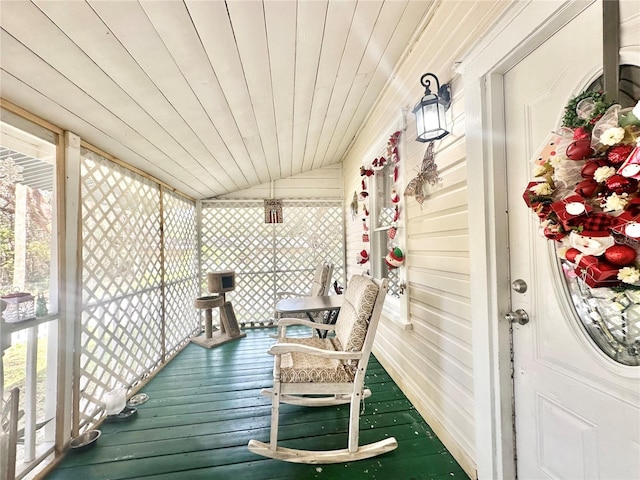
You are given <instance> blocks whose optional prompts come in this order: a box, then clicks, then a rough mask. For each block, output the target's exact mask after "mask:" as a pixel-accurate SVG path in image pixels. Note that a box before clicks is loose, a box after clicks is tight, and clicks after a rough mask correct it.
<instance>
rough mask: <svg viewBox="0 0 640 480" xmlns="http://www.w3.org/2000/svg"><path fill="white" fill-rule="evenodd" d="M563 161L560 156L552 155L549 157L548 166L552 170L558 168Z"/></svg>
mask: <svg viewBox="0 0 640 480" xmlns="http://www.w3.org/2000/svg"><path fill="white" fill-rule="evenodd" d="M563 160H564V159H563V158H562V157H561V156H560V155H553V156H551V157H549V165H551V167H552V168H558V167H559V166H560V164H561V163H562V161H563Z"/></svg>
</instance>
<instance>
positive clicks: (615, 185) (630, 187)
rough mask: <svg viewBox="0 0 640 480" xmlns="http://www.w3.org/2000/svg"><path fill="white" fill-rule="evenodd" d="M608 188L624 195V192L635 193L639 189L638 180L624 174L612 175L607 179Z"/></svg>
mask: <svg viewBox="0 0 640 480" xmlns="http://www.w3.org/2000/svg"><path fill="white" fill-rule="evenodd" d="M606 185H607V188H608V189H609V190H611V191H612V192H614V193H616V194H618V195H622V194H623V193H633V192H635V191H636V190H638V180H636V179H635V178H627V177H623V176H622V175H618V174H616V175H611V176H610V177H609V178H607V181H606Z"/></svg>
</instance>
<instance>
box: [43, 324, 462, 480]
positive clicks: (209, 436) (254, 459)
mask: <svg viewBox="0 0 640 480" xmlns="http://www.w3.org/2000/svg"><path fill="white" fill-rule="evenodd" d="M272 332H273V329H260V330H249V331H248V332H247V333H248V335H247V337H245V338H243V339H240V340H237V341H234V342H231V343H227V344H224V345H221V346H219V347H216V348H214V349H205V348H202V347H200V346H197V345H195V344H191V345H188V346H187V347H186V348H185V349H184V350H183V351H182V352H181V353H180V354H179V355H177V356H176V358H175V359H174V360H173V361H172V362H171V363H170V364H169V365H167V366H166V367H165V368H164V369H163V370H162V371H161V372H160V373H159V374H158V375H157V376H156V377H154V378H153V379H152V380H151V381H150V382H149V383H148V384H147V385H146V386H145V388H143V389H142V391H143V392H145V393H147V394H148V395H149V401H148V402H146V403H145V404H143V405H140V406H138V412H137V414H136V416H135V417H134V419H133V420H132V421H130V422H127V423H105V424H103V425H101V426H100V429H101V430H102V436H101V437H100V440H99V441H98V444H97V445H96V447H95V448H93V449H92V450H89V451H87V452H84V453H80V454H73V453H70V454H68V455H67V456H66V457H65V459H64V460H63V461H62V462H61V463H60V465H59V466H58V467H57V468H56V470H54V471H53V472H52V473H51V474H49V475H48V476H47V480H58V479H60V480H62V479H64V480H74V479H78V480H94V479H95V480H97V479H110V480H117V479H150V480H165V479H166V480H169V479H176V480H191V479H194V480H197V479H207V480H211V479H221V480H226V479H229V480H231V479H233V480H239V479H248V480H262V479H264V480H276V479H295V480H297V479H300V480H303V479H328V480H332V479H351V480H357V479H365V478H366V479H394V480H401V479H406V480H414V479H415V480H418V479H420V480H421V479H432V480H445V479H450V480H468V477H467V475H466V474H465V473H464V472H463V470H462V469H461V467H460V466H459V465H458V464H457V463H456V461H455V460H454V459H453V457H452V456H451V455H450V454H449V452H447V450H446V448H445V447H444V446H443V445H442V443H441V442H440V440H439V439H438V438H437V437H436V436H435V435H434V434H433V432H432V431H431V429H430V428H429V426H428V425H427V424H426V423H425V422H424V421H423V420H422V418H421V417H420V415H419V414H418V413H417V412H416V410H415V409H414V408H413V407H412V406H411V404H410V403H409V401H408V400H407V399H406V397H405V396H404V395H403V393H402V392H401V391H400V389H399V388H398V387H397V385H395V384H394V382H393V381H392V380H391V378H390V377H389V375H388V374H387V373H386V372H385V371H384V369H383V368H382V367H381V365H380V364H379V363H378V362H377V361H376V360H375V358H372V359H371V361H370V363H369V370H368V372H367V381H366V385H367V387H368V388H370V389H371V391H372V395H371V397H370V398H369V399H367V401H366V402H365V409H364V412H363V413H362V415H361V417H360V418H361V421H360V443H361V444H364V443H369V442H374V441H378V440H381V439H384V438H387V437H389V436H394V437H395V438H396V439H397V441H398V448H397V449H396V450H394V451H392V452H390V453H387V454H385V455H381V456H379V457H375V458H372V459H368V460H361V461H359V462H352V463H341V464H334V465H298V464H292V463H287V462H281V461H277V460H270V459H265V458H263V457H260V456H258V455H255V454H253V453H251V452H249V450H248V449H247V446H246V445H247V442H248V441H249V440H250V439H252V438H253V439H257V440H261V441H268V439H269V424H270V402H269V400H268V399H267V398H265V397H263V396H261V395H260V389H261V388H265V387H269V386H271V383H272V377H271V372H272V366H273V361H272V358H271V357H270V356H269V355H267V354H266V353H265V352H266V349H267V348H268V347H269V346H270V345H271V344H272V343H273V342H274V340H273V339H272V338H270V337H269V336H268V334H269V333H272ZM348 414H349V409H348V406H346V405H345V406H340V407H323V408H305V407H299V406H293V405H283V406H282V407H281V415H280V429H279V440H280V441H281V444H282V446H289V447H295V448H306V449H315V450H321V449H335V448H344V447H345V446H346V441H347V427H348V425H347V423H348Z"/></svg>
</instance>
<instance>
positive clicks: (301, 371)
mask: <svg viewBox="0 0 640 480" xmlns="http://www.w3.org/2000/svg"><path fill="white" fill-rule="evenodd" d="M286 342H287V343H298V344H303V345H308V346H310V347H315V348H321V349H322V350H341V347H340V343H339V342H338V339H336V338H317V337H311V338H287V340H286ZM353 377H354V375H353V372H352V370H351V369H350V368H347V367H346V366H345V365H344V364H343V362H342V361H340V360H328V359H326V358H321V357H318V356H315V355H309V354H306V353H299V352H291V353H286V354H284V355H283V356H282V360H281V363H280V381H282V382H285V383H310V382H312V383H328V382H329V383H330V382H339V383H342V382H352V381H353Z"/></svg>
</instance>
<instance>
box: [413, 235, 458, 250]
mask: <svg viewBox="0 0 640 480" xmlns="http://www.w3.org/2000/svg"><path fill="white" fill-rule="evenodd" d="M408 235H409V239H408V241H407V251H408V252H411V251H414V250H420V251H424V250H427V249H428V250H429V251H431V252H468V251H469V234H468V233H467V232H462V233H461V234H459V235H446V236H444V235H443V236H439V235H438V236H432V234H431V233H426V234H413V232H411V231H409V232H408ZM436 235H437V234H436Z"/></svg>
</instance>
